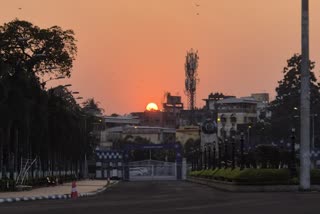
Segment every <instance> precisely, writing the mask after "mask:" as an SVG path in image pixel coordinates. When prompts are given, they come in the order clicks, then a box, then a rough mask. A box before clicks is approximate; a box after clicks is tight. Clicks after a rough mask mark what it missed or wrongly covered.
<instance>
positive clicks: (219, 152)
mask: <svg viewBox="0 0 320 214" xmlns="http://www.w3.org/2000/svg"><path fill="white" fill-rule="evenodd" d="M218 168H219V169H221V139H219V141H218Z"/></svg>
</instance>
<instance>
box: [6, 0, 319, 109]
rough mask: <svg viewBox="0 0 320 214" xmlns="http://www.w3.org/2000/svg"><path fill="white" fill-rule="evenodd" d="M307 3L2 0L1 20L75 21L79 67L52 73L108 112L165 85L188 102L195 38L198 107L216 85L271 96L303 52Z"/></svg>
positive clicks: (158, 92) (314, 2)
mask: <svg viewBox="0 0 320 214" xmlns="http://www.w3.org/2000/svg"><path fill="white" fill-rule="evenodd" d="M196 4H200V7H196ZM18 8H22V9H21V10H19V9H18ZM300 8H301V0H268V1H265V0H241V1H239V0H223V1H221V0H90V1H88V0H76V1H75V0H10V1H9V0H1V7H0V14H1V15H0V17H1V19H0V20H1V23H0V24H1V25H2V24H3V23H5V22H9V21H11V20H13V19H15V18H19V19H22V20H27V21H30V22H32V23H33V24H35V25H38V26H40V27H43V28H46V27H51V26H53V25H59V26H61V27H62V28H64V29H73V30H74V31H75V33H76V38H77V40H78V43H77V45H78V55H77V58H76V61H75V64H74V65H75V66H74V69H73V72H72V77H71V78H70V79H68V80H56V81H51V83H52V84H53V85H59V84H66V83H71V84H72V90H73V91H79V92H80V94H81V96H82V97H84V98H89V97H94V98H95V99H96V100H97V101H99V102H100V103H101V106H102V107H103V108H104V109H105V113H106V114H108V115H109V114H112V113H119V114H125V113H130V112H133V111H143V110H144V109H145V106H146V105H147V103H149V102H155V103H157V104H158V106H161V102H163V101H164V93H165V92H171V93H172V94H174V95H181V96H182V97H183V100H184V102H185V101H186V98H185V95H184V80H185V76H184V75H185V71H184V61H185V55H186V52H187V50H189V49H191V48H193V49H196V50H198V52H199V56H200V59H199V70H198V72H199V78H200V82H199V85H198V90H197V106H198V107H202V106H203V105H204V102H203V101H202V99H203V98H206V97H207V96H208V94H209V93H211V92H216V91H219V92H223V93H225V94H228V95H236V96H245V95H250V93H258V92H268V93H270V94H271V97H272V98H273V97H274V95H275V90H274V89H275V87H276V86H277V81H279V80H280V79H281V78H282V76H283V75H282V69H283V67H284V66H285V65H286V60H287V59H288V58H290V57H291V56H292V55H293V54H294V53H298V52H300V29H301V28H300V10H301V9H300ZM319 11H320V1H319V0H310V44H311V47H310V51H311V53H310V57H311V59H312V60H314V61H316V62H318V63H319V64H320V13H319ZM197 13H199V15H197ZM319 67H320V66H316V69H315V71H316V76H317V77H318V78H319ZM185 105H186V102H185Z"/></svg>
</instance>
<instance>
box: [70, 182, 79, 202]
mask: <svg viewBox="0 0 320 214" xmlns="http://www.w3.org/2000/svg"><path fill="white" fill-rule="evenodd" d="M71 198H74V199H76V198H78V191H77V184H76V182H75V181H72V188H71Z"/></svg>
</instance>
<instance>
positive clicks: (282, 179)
mask: <svg viewBox="0 0 320 214" xmlns="http://www.w3.org/2000/svg"><path fill="white" fill-rule="evenodd" d="M189 175H190V176H194V177H200V178H207V179H214V180H222V181H230V182H237V183H244V184H297V183H298V178H291V176H290V170H289V169H243V170H240V169H239V168H235V169H230V168H228V169H215V170H200V171H192V172H190V173H189ZM311 183H312V184H320V170H311Z"/></svg>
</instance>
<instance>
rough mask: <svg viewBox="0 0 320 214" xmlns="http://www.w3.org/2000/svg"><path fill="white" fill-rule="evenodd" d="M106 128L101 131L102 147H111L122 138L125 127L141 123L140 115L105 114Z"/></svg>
mask: <svg viewBox="0 0 320 214" xmlns="http://www.w3.org/2000/svg"><path fill="white" fill-rule="evenodd" d="M103 120H104V123H105V127H106V128H105V129H104V130H102V131H101V132H100V145H99V146H100V147H102V148H111V147H113V144H114V143H116V142H118V141H119V140H120V139H121V138H122V132H123V127H125V126H131V125H135V126H136V125H139V124H140V120H139V118H138V117H135V116H132V115H127V116H104V117H103Z"/></svg>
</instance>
